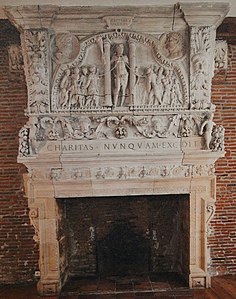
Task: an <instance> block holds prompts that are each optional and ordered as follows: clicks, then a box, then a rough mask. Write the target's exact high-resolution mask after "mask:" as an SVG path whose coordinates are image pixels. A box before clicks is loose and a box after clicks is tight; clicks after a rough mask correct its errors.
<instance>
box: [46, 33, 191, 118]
mask: <svg viewBox="0 0 236 299" xmlns="http://www.w3.org/2000/svg"><path fill="white" fill-rule="evenodd" d="M162 41H163V35H162V37H161V38H159V39H157V38H154V37H152V36H149V35H144V34H140V33H136V32H129V31H121V32H107V33H101V34H97V35H95V36H93V37H90V38H88V39H85V40H83V41H82V42H81V44H80V52H79V54H78V56H77V57H76V58H75V59H74V60H73V61H72V62H70V63H64V64H61V65H59V66H58V68H57V70H56V72H55V74H54V78H53V84H52V97H51V111H52V112H57V113H58V112H63V113H65V112H71V111H72V112H77V111H78V112H81V111H90V112H94V111H101V110H103V111H107V110H111V109H116V110H118V111H119V110H120V109H121V108H122V109H126V108H127V109H130V107H132V108H133V109H139V110H140V111H142V110H144V111H145V109H150V111H153V109H154V111H175V110H181V109H188V108H189V100H188V84H187V82H188V79H187V77H188V70H187V67H186V66H187V63H186V59H187V58H186V57H185V56H184V55H183V57H180V58H177V59H176V57H175V59H171V58H170V57H166V56H165V54H163V53H164V52H163V49H162V46H163V42H162ZM122 111H123V110H122Z"/></svg>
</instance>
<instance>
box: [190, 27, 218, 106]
mask: <svg viewBox="0 0 236 299" xmlns="http://www.w3.org/2000/svg"><path fill="white" fill-rule="evenodd" d="M214 53H215V30H213V29H212V28H211V27H191V29H190V105H191V108H192V109H211V108H212V104H211V80H212V77H213V70H214Z"/></svg>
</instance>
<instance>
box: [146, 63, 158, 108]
mask: <svg viewBox="0 0 236 299" xmlns="http://www.w3.org/2000/svg"><path fill="white" fill-rule="evenodd" d="M145 76H146V94H147V103H148V105H161V95H160V92H159V91H158V88H159V86H158V85H157V78H158V77H157V74H156V73H155V72H154V71H153V69H152V66H149V67H147V68H146V70H145Z"/></svg>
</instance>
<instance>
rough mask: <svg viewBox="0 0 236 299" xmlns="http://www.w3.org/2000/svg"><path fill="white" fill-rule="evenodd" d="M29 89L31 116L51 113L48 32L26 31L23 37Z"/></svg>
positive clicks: (29, 110) (29, 111)
mask: <svg viewBox="0 0 236 299" xmlns="http://www.w3.org/2000/svg"><path fill="white" fill-rule="evenodd" d="M21 37H22V38H21V40H22V46H23V53H24V64H25V74H26V80H27V87H28V111H27V113H29V114H41V113H47V112H49V98H50V90H49V76H50V74H49V65H50V61H49V34H48V32H47V30H25V31H24V33H23V34H22V35H21Z"/></svg>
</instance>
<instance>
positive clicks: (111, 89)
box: [5, 3, 228, 294]
mask: <svg viewBox="0 0 236 299" xmlns="http://www.w3.org/2000/svg"><path fill="white" fill-rule="evenodd" d="M190 8H191V9H190ZM227 10H228V5H226V4H223V3H215V5H214V6H212V5H207V4H202V5H194V4H192V5H191V7H190V6H189V5H187V4H180V5H176V6H174V13H173V5H171V6H168V5H163V6H150V7H149V6H145V7H129V6H125V7H117V8H116V9H115V10H114V8H112V7H92V8H88V7H74V8H71V7H56V6H40V11H39V10H38V7H36V6H27V7H14V8H11V7H8V8H6V9H5V11H6V14H7V15H8V16H9V18H10V19H11V20H12V21H13V22H14V23H15V24H16V25H17V26H18V28H19V29H20V30H21V32H22V33H21V40H22V46H23V58H24V65H25V75H26V81H27V88H28V107H27V110H26V114H27V116H28V121H27V123H26V124H25V125H24V126H23V127H22V129H21V130H20V132H19V154H18V161H19V162H20V163H23V164H25V165H26V167H27V168H28V175H26V176H25V180H24V181H25V189H26V194H27V197H28V206H29V208H30V214H29V215H30V219H31V223H32V225H33V226H34V228H35V236H34V239H35V241H36V242H38V243H39V252H40V259H39V268H40V281H39V283H38V290H39V292H40V293H41V294H55V293H58V292H60V289H61V287H62V285H63V283H64V280H65V279H66V275H65V269H66V267H65V262H64V260H63V259H64V256H63V252H64V250H63V246H65V244H64V243H63V239H62V240H61V239H58V224H59V220H60V219H59V216H60V213H59V210H58V209H59V208H58V205H57V202H56V199H57V198H72V197H91V196H93V197H97V196H117V195H119V196H122V195H125V196H127V195H162V194H189V198H190V211H189V213H190V265H189V286H190V287H191V288H197V287H209V286H210V277H209V274H208V271H207V264H208V263H209V261H210V257H209V255H208V250H207V244H206V240H207V234H208V224H209V222H210V220H211V218H212V217H213V215H214V212H215V200H216V195H215V193H216V191H215V185H216V184H215V181H216V177H215V172H214V164H215V161H216V160H217V159H218V158H219V157H223V156H224V128H223V127H222V126H221V125H216V124H215V122H214V121H213V115H214V112H215V106H214V105H213V104H212V102H211V80H212V77H213V75H214V66H215V65H216V62H215V61H216V60H214V57H215V53H216V51H217V50H216V42H215V30H216V27H217V26H218V25H219V24H220V23H221V22H222V20H223V18H224V16H225V14H226V13H227ZM206 12H207V14H206ZM224 49H225V48H224ZM14 51H15V52H16V51H17V50H16V49H15V50H14V49H11V53H12V54H11V56H10V57H12V58H11V62H10V63H11V67H15V66H14V65H18V64H19V62H17V61H15V60H14ZM219 56H220V55H219ZM220 59H221V58H218V60H217V61H218V65H219V66H218V67H219V68H220V67H221V62H219V61H221V60H220ZM223 67H224V66H223ZM105 184H106V185H105ZM104 186H109V187H107V188H104Z"/></svg>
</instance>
